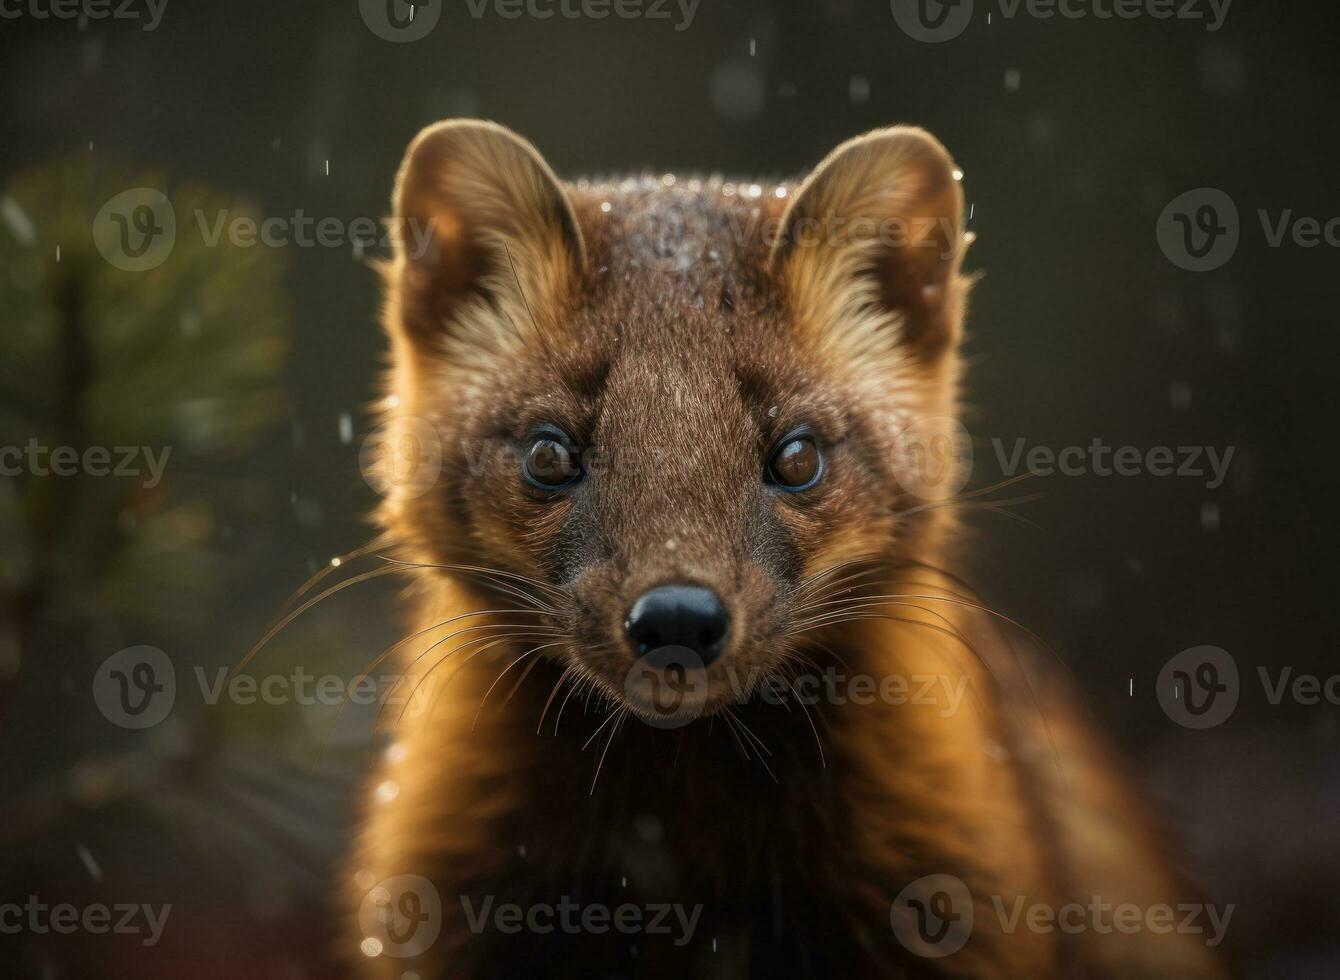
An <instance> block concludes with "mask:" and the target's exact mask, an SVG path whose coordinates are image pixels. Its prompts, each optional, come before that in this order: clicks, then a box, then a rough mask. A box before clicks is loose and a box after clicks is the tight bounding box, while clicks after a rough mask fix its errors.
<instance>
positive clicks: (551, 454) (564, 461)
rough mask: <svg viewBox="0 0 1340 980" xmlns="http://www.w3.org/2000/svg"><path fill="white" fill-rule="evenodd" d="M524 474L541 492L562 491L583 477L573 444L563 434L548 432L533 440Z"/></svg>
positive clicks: (523, 466) (528, 451) (522, 473)
mask: <svg viewBox="0 0 1340 980" xmlns="http://www.w3.org/2000/svg"><path fill="white" fill-rule="evenodd" d="M521 475H522V476H523V477H524V478H525V479H526V481H527V482H528V483H530V484H531V485H532V486H536V487H539V488H540V489H541V490H562V489H563V488H564V487H568V486H571V485H572V484H574V483H576V482H577V481H578V480H580V479H581V478H582V467H581V462H580V460H579V459H578V457H577V452H576V451H575V450H574V449H573V448H572V443H571V441H570V440H569V439H568V438H567V437H566V436H565V435H563V434H562V433H561V432H557V431H554V432H548V431H546V432H541V433H538V434H537V435H535V436H532V437H531V442H530V446H529V448H527V450H526V456H525V459H523V460H522V462H521Z"/></svg>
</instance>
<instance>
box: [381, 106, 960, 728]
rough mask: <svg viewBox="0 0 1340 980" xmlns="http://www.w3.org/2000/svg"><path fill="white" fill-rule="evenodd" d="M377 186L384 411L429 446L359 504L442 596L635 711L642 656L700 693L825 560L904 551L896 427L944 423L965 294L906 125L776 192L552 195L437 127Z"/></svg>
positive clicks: (918, 138)
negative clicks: (375, 515) (472, 605)
mask: <svg viewBox="0 0 1340 980" xmlns="http://www.w3.org/2000/svg"><path fill="white" fill-rule="evenodd" d="M396 203H397V209H398V211H397V214H398V217H399V218H400V219H401V227H402V230H405V229H409V230H411V231H413V232H414V234H409V233H405V234H403V235H402V239H403V241H402V246H401V248H400V251H399V252H398V254H397V258H396V261H395V263H394V266H393V267H392V268H391V269H390V270H389V277H388V279H389V284H390V296H389V298H390V303H389V311H388V321H389V329H390V334H391V337H392V343H393V372H392V376H391V384H392V395H393V398H392V399H390V401H391V403H392V404H393V407H392V408H390V409H389V410H388V423H389V426H390V428H391V431H392V432H393V433H394V432H400V433H404V434H408V435H412V436H413V437H415V438H417V439H418V440H420V441H423V440H424V439H425V437H426V438H428V439H429V440H431V442H432V444H433V445H432V448H433V449H434V450H435V451H436V452H439V453H440V455H441V461H440V462H441V465H440V468H438V467H434V470H435V472H436V474H437V478H436V479H435V480H432V481H430V482H429V483H426V484H421V483H414V484H413V485H412V486H411V487H410V492H401V493H397V494H393V495H392V496H391V497H390V498H389V499H388V501H387V503H386V505H385V507H384V509H383V512H382V518H383V521H384V523H385V525H386V526H387V529H388V531H389V532H390V534H391V535H392V536H393V537H394V538H395V539H396V540H397V541H398V542H399V543H400V544H401V545H402V546H403V548H404V549H405V551H406V553H407V554H408V555H409V556H410V557H411V558H412V559H413V560H415V561H419V562H423V563H425V564H432V565H437V566H454V568H442V569H441V571H442V573H443V587H444V588H446V587H451V585H452V584H453V583H458V582H459V580H460V579H461V578H462V576H464V577H466V578H471V576H473V579H472V580H473V581H475V582H476V584H477V585H478V583H479V582H481V581H482V582H483V583H484V585H483V589H484V592H485V593H488V592H490V591H491V592H492V593H493V594H492V600H493V601H494V602H497V601H504V602H507V601H509V599H510V601H511V602H512V604H516V603H517V602H520V603H522V604H523V605H526V606H527V607H528V608H531V609H532V610H537V611H538V610H542V618H543V621H544V623H545V624H546V625H547V626H548V627H549V628H551V629H553V630H555V631H556V632H554V633H552V634H550V635H552V636H556V637H557V639H555V640H554V641H553V642H552V644H551V645H550V646H549V648H548V649H547V650H546V653H547V654H549V655H552V656H553V657H555V658H556V659H559V660H561V661H563V662H565V663H566V664H567V665H568V666H570V667H572V668H573V669H574V670H575V671H577V672H578V673H579V674H580V675H581V676H584V677H588V678H590V679H592V680H594V681H595V682H596V683H597V684H598V685H599V686H600V687H601V688H603V689H604V690H605V691H606V692H607V693H609V694H610V695H612V696H614V697H616V698H620V699H623V700H624V701H625V702H626V703H627V704H629V706H631V707H632V708H634V709H635V710H639V711H648V710H651V709H652V708H653V707H654V705H652V704H651V702H650V700H649V699H650V698H651V697H652V694H653V692H654V684H652V683H651V680H650V676H649V675H647V674H646V673H645V672H643V671H642V670H641V668H644V667H647V666H648V665H650V666H651V667H652V668H653V669H654V670H661V669H667V668H668V669H670V670H672V671H680V672H682V671H688V672H690V673H692V674H693V675H694V676H695V677H700V678H701V679H702V683H701V686H700V689H699V690H700V692H701V695H702V697H701V700H702V703H701V704H700V705H699V707H703V708H706V709H708V710H711V709H713V708H716V707H719V706H721V705H723V704H726V703H729V702H730V701H732V700H736V699H738V698H740V697H741V696H743V695H744V694H746V693H747V692H748V690H750V688H751V687H752V686H753V685H754V684H755V683H757V682H758V681H759V680H760V679H762V678H763V677H766V676H767V675H768V673H769V672H771V671H772V670H774V669H776V668H777V667H778V666H779V665H780V664H781V663H782V661H783V660H784V659H785V658H786V657H787V656H788V655H789V654H790V653H791V652H792V651H793V650H794V649H795V648H796V647H797V645H799V644H800V643H801V642H802V641H803V636H804V633H805V630H806V629H807V628H808V626H809V625H811V624H814V623H818V622H820V621H821V620H822V617H823V612H824V611H823V607H822V606H820V605H819V604H818V602H817V600H818V599H819V598H820V590H818V589H816V588H815V586H816V585H817V584H818V583H820V582H822V581H824V579H825V577H826V576H831V574H832V573H833V572H834V570H836V569H839V568H841V567H842V565H843V563H844V562H850V561H853V560H856V559H867V558H872V557H878V558H885V559H896V558H898V557H899V556H900V555H903V554H907V553H908V549H911V548H912V547H913V542H914V541H915V540H916V538H915V535H916V533H917V532H916V531H915V528H914V525H913V524H912V523H911V522H909V521H908V520H907V519H905V517H904V515H905V514H907V513H908V512H909V511H910V510H913V509H924V508H919V507H918V505H923V504H925V503H926V502H927V500H926V498H927V497H928V496H933V495H934V489H933V488H932V489H930V490H928V489H927V487H926V485H925V482H924V481H913V482H909V480H908V479H907V478H906V476H907V472H908V470H907V468H906V463H907V462H908V460H907V454H909V453H915V452H916V451H918V450H919V449H920V448H921V447H920V446H916V445H906V444H905V441H901V440H900V435H901V434H904V433H906V432H908V431H909V430H914V431H916V432H917V433H918V434H919V438H921V439H923V440H924V438H925V437H926V436H927V435H928V434H929V433H932V432H938V431H940V430H942V429H944V428H945V427H947V426H949V425H951V424H952V415H953V411H954V384H955V379H956V370H957V368H956V363H955V360H954V356H953V347H954V344H955V341H956V339H957V335H958V331H959V323H960V319H961V313H962V305H963V294H964V292H965V287H964V284H963V282H962V280H961V277H960V276H959V274H958V266H959V262H960V259H961V254H962V233H961V227H960V222H961V217H960V215H961V194H960V192H959V189H958V185H957V183H956V174H955V171H954V168H953V166H952V163H951V162H950V160H949V158H948V156H947V155H946V154H945V152H944V151H943V149H942V148H941V147H940V146H939V144H938V143H936V142H935V141H934V140H933V139H931V138H930V137H929V136H927V135H925V134H924V133H922V132H921V131H919V130H912V129H891V130H884V131H879V132H876V133H872V134H870V135H868V136H866V137H862V138H860V139H857V140H853V141H851V142H850V143H848V144H845V145H844V146H843V147H840V148H839V149H838V150H837V151H835V152H834V153H833V154H832V155H831V156H830V157H829V158H828V160H826V161H825V162H824V163H823V164H821V165H820V167H819V168H818V169H816V171H815V172H814V174H813V175H811V176H810V177H809V178H808V179H807V180H806V181H804V182H803V183H801V184H800V185H799V186H787V185H781V186H778V185H763V186H760V185H748V184H744V185H739V186H736V185H733V184H731V183H728V182H723V181H721V180H710V181H689V182H682V183H680V182H675V181H674V180H673V179H671V178H664V179H662V180H648V179H643V180H632V181H625V182H623V183H621V184H610V185H601V186H587V185H585V183H583V184H582V185H579V186H577V187H564V186H563V185H560V184H559V183H558V181H557V180H556V179H555V178H554V176H553V174H552V173H551V172H550V171H549V169H548V167H547V166H546V165H545V164H544V163H543V161H542V160H541V159H540V158H539V156H538V155H537V154H536V153H535V151H534V149H533V148H531V147H530V146H529V144H526V143H524V142H523V141H521V140H519V139H518V138H517V137H515V136H513V135H512V134H510V133H509V132H507V131H506V130H503V129H501V128H499V127H495V126H492V125H489V124H484V123H464V122H455V123H446V124H441V125H439V126H437V127H433V128H431V129H429V130H426V131H425V132H424V133H423V134H421V135H420V136H419V138H418V139H417V140H415V142H414V144H413V145H412V146H411V148H410V150H409V153H408V155H407V157H406V162H405V165H404V167H403V169H402V171H401V174H400V179H399V184H398V188H397V197H396ZM425 231H426V232H430V234H429V235H428V237H427V245H426V247H424V246H422V245H421V243H422V242H423V240H424V239H423V236H422V234H420V233H421V232H425ZM416 244H417V245H418V247H416ZM411 429H412V430H413V431H412V432H411V431H409V430H411ZM948 483H949V481H948V480H946V481H944V484H945V485H948ZM402 489H403V488H402ZM923 530H924V529H923ZM464 566H469V567H470V568H473V569H474V570H475V572H474V573H471V572H469V571H467V570H466V569H465V568H464ZM480 569H488V570H492V571H494V572H497V573H501V574H494V575H488V574H486V573H482V572H479V570H480ZM512 576H522V577H524V580H523V578H521V577H512ZM480 598H481V600H482V599H483V598H485V595H483V594H481V595H480Z"/></svg>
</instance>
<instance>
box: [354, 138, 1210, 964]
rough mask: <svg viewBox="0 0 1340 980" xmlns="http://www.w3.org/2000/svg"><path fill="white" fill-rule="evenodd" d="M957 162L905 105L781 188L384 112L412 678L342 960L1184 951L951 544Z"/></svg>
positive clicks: (391, 439) (1049, 958) (1154, 831)
mask: <svg viewBox="0 0 1340 980" xmlns="http://www.w3.org/2000/svg"><path fill="white" fill-rule="evenodd" d="M962 178H963V175H962V173H961V172H960V171H959V170H958V169H957V168H956V166H955V164H954V161H953V160H952V158H951V157H950V155H949V154H948V152H947V151H946V150H945V149H944V147H943V146H941V144H940V143H939V142H938V141H937V140H936V139H935V138H934V137H932V136H931V135H929V134H928V133H927V132H925V131H924V130H922V129H919V128H915V127H910V126H895V127H892V128H885V129H879V130H875V131H873V132H870V133H867V134H865V135H863V136H859V137H857V138H855V139H852V140H850V141H849V142H846V143H843V144H842V145H841V146H839V147H838V148H837V149H835V150H834V151H833V152H832V153H831V154H830V155H829V156H828V157H827V158H826V159H825V160H823V162H821V163H820V164H819V165H818V167H817V168H816V169H815V170H814V171H813V172H812V173H810V174H809V175H808V176H807V177H805V178H804V179H803V180H800V181H798V182H795V183H777V182H773V181H767V182H765V181H759V182H751V181H743V182H742V181H737V180H728V179H724V178H721V177H703V178H698V179H691V178H678V177H676V176H675V175H664V176H659V175H657V176H645V175H644V176H641V177H635V178H630V179H621V180H607V181H606V180H592V181H585V180H583V181H576V182H572V183H563V182H560V181H559V179H558V178H557V177H556V176H555V174H554V172H553V171H552V170H551V169H550V167H549V166H548V165H547V164H546V162H545V161H544V159H543V158H542V157H541V156H540V154H539V153H538V152H537V151H536V149H535V148H534V147H533V146H532V145H531V144H530V143H528V142H527V141H525V140H524V139H522V138H520V137H519V136H517V135H515V134H514V133H512V132H511V131H509V130H508V129H506V128H504V127H502V126H499V125H496V124H493V123H489V122H483V121H475V120H449V121H445V122H441V123H438V124H436V125H433V126H430V127H429V128H427V129H425V130H424V131H423V132H421V133H420V134H419V135H418V136H417V138H415V139H414V140H413V142H412V143H411V145H410V146H409V149H408V151H407V153H406V156H405V159H404V163H403V165H402V167H401V169H400V171H399V174H398V176H397V179H396V184H395V191H394V215H395V223H396V225H397V226H398V227H399V228H400V229H401V234H400V235H399V236H398V239H399V241H398V244H397V246H396V249H395V251H394V254H393V256H392V257H391V258H390V259H389V260H387V261H386V262H385V264H384V268H383V273H384V282H385V316H384V325H385V331H386V334H387V337H388V340H389V348H390V357H389V370H388V372H387V377H386V384H387V391H386V394H387V397H386V398H385V400H384V401H383V402H381V403H380V404H381V409H380V410H381V412H382V415H383V417H382V419H381V421H382V423H383V425H384V430H383V431H384V432H385V433H386V434H387V444H388V445H390V446H401V445H402V444H404V443H405V442H406V440H408V442H409V444H411V445H412V446H414V447H415V448H416V453H417V454H418V457H420V458H421V459H422V460H423V461H424V465H423V466H422V467H421V468H420V469H419V470H418V471H417V472H416V474H415V475H414V476H413V477H412V478H408V479H406V478H401V479H395V478H388V479H387V481H386V482H385V483H384V484H383V487H384V488H386V489H387V493H386V495H385V497H384V500H383V502H382V504H381V505H380V508H379V510H378V512H377V515H376V519H377V522H378V525H379V528H380V533H381V538H380V541H381V544H382V546H383V552H382V557H383V559H384V560H385V561H388V562H392V563H394V564H395V565H396V567H397V568H399V569H400V570H402V571H404V572H405V573H406V574H407V575H408V576H409V579H410V582H411V584H410V586H409V587H408V595H409V601H410V606H411V609H412V615H411V622H410V624H409V631H410V632H409V634H408V636H407V637H406V640H405V641H404V642H402V643H401V644H399V645H398V649H397V651H396V656H398V657H399V665H400V667H399V673H400V676H401V678H402V683H403V684H405V685H407V686H408V687H409V688H412V689H414V691H415V694H414V696H413V697H406V698H405V699H404V700H403V705H402V707H401V708H400V709H399V710H398V718H392V719H391V721H392V724H393V726H394V730H393V733H392V737H393V741H392V742H391V744H390V745H389V748H387V749H386V751H385V755H384V756H380V755H379V761H378V762H377V764H376V773H375V776H374V778H373V779H372V781H371V783H370V784H369V788H368V792H367V795H366V802H365V803H364V805H363V810H364V813H363V816H362V819H361V823H360V829H359V835H358V843H357V846H356V848H355V850H354V856H353V858H352V861H351V863H350V865H349V866H348V867H347V868H345V870H344V872H343V873H342V877H343V879H344V881H345V882H346V887H345V890H344V891H343V893H342V894H343V895H344V904H345V906H346V908H347V909H349V914H350V922H351V926H352V928H353V930H354V933H353V935H352V936H350V938H349V941H348V944H347V948H346V951H347V952H348V954H349V955H350V956H351V957H353V958H354V959H355V961H356V963H357V966H356V968H355V969H356V972H358V973H359V974H360V975H366V976H370V977H398V978H419V980H427V978H437V977H469V978H474V977H490V978H492V977H508V978H511V977H516V978H522V977H571V978H580V980H593V978H616V977H628V978H632V977H638V978H647V977H674V978H676V980H684V978H744V977H749V978H780V977H798V978H799V977H805V978H818V977H841V978H854V977H973V978H997V977H998V978H1049V977H1055V978H1075V977H1082V978H1088V977H1112V978H1136V977H1178V978H1181V980H1189V978H1209V977H1219V976H1222V975H1225V974H1224V967H1222V966H1221V964H1220V955H1219V948H1218V945H1217V944H1218V940H1219V939H1221V938H1222V937H1221V936H1217V935H1216V936H1211V935H1210V930H1209V929H1208V928H1204V929H1198V928H1195V927H1194V925H1186V923H1187V922H1188V920H1191V919H1194V918H1195V917H1194V916H1192V915H1191V914H1190V913H1189V912H1188V911H1187V909H1191V910H1192V911H1194V909H1195V908H1196V906H1193V905H1188V901H1189V900H1191V899H1194V895H1193V894H1192V893H1191V890H1190V887H1189V886H1188V885H1187V884H1186V882H1185V881H1184V879H1183V878H1182V877H1181V872H1180V870H1175V868H1176V865H1177V863H1178V862H1177V861H1176V860H1174V859H1173V857H1172V853H1171V852H1172V851H1173V850H1174V848H1173V847H1171V846H1170V845H1169V838H1168V835H1167V834H1166V833H1164V831H1163V830H1162V828H1161V826H1160V824H1159V823H1158V821H1156V820H1155V819H1154V817H1153V816H1152V815H1151V813H1150V811H1149V809H1148V808H1147V807H1146V806H1145V804H1143V803H1142V802H1141V800H1140V798H1139V794H1138V793H1137V792H1136V791H1135V790H1134V788H1133V781H1132V780H1131V779H1130V778H1129V777H1128V776H1126V775H1124V774H1123V771H1122V768H1121V764H1120V763H1119V761H1118V760H1117V759H1116V758H1115V756H1114V754H1113V753H1112V752H1111V751H1110V750H1109V748H1108V746H1107V744H1106V742H1105V740H1104V739H1103V738H1102V737H1101V736H1100V735H1098V734H1097V733H1096V732H1094V731H1092V730H1091V727H1090V726H1089V724H1088V722H1087V720H1086V719H1085V717H1084V715H1083V713H1082V711H1081V710H1080V709H1079V708H1077V706H1076V705H1077V703H1078V702H1077V699H1076V697H1075V696H1074V695H1073V694H1072V693H1071V691H1070V685H1069V684H1068V683H1067V682H1066V681H1065V680H1064V679H1063V675H1062V668H1061V667H1060V666H1058V663H1057V661H1056V660H1053V659H1052V658H1051V655H1049V654H1046V653H1044V652H1043V651H1042V649H1041V647H1040V645H1039V642H1036V641H1035V640H1034V639H1033V638H1031V636H1030V635H1029V634H1027V631H1026V630H1024V629H1023V627H1022V626H1021V625H1019V624H1015V623H1014V622H1013V621H1012V620H1008V619H1006V618H1005V617H1004V616H1003V614H1000V613H997V612H995V611H994V610H992V609H991V608H990V607H989V606H988V605H987V603H986V602H985V601H984V600H983V599H982V598H980V596H978V595H977V593H975V592H973V591H972V590H971V589H970V588H969V587H968V586H967V585H966V584H965V583H964V581H963V579H962V578H961V577H960V576H959V575H958V574H956V573H955V572H954V571H953V568H954V567H956V564H957V563H958V562H960V561H961V560H962V549H961V548H960V547H959V546H958V544H957V541H958V540H959V539H960V538H961V537H962V535H956V533H955V531H956V528H957V527H958V525H959V523H960V522H959V520H958V518H957V515H958V514H960V513H961V508H959V507H957V506H956V504H958V503H960V502H962V501H963V500H964V499H965V498H964V496H963V495H962V494H961V493H960V492H959V491H960V490H961V484H960V483H959V481H958V475H959V470H960V469H961V466H962V458H961V456H958V455H956V454H955V453H954V452H953V451H952V450H953V447H954V445H955V440H957V439H958V438H959V433H961V430H960V429H959V428H957V427H958V423H957V421H956V419H957V417H958V411H959V400H960V374H961V364H960V355H959V353H958V348H959V341H960V338H961V334H962V329H963V321H964V315H965V309H966V303H967V298H968V294H969V291H970V286H971V284H972V278H973V277H972V276H970V275H968V274H965V272H964V271H963V261H964V255H965V251H966V249H967V246H968V244H969V242H970V240H971V235H970V234H969V233H967V232H966V230H965V222H964V194H963V191H962ZM411 227H412V228H414V229H416V230H417V232H424V231H426V232H427V234H426V235H420V234H408V233H405V232H404V229H405V228H411ZM425 242H426V244H424V243H425ZM946 440H948V441H946ZM946 448H948V449H949V450H950V451H949V452H946V451H945V450H946ZM395 455H396V453H395V452H392V453H389V454H388V458H390V457H394V456H395ZM391 714H393V715H394V714H397V711H396V709H392V711H391ZM1105 909H1106V910H1107V911H1106V912H1104V910H1105ZM1118 909H1122V910H1124V911H1123V912H1121V913H1118V912H1116V911H1115V910H1118ZM1165 909H1171V910H1172V917H1171V920H1169V919H1168V917H1167V916H1165V915H1164V914H1163V913H1164V910H1165ZM1039 910H1040V911H1039ZM1119 915H1120V916H1121V917H1122V922H1118V923H1116V924H1115V925H1114V923H1113V921H1112V919H1113V918H1114V917H1117V916H1119ZM1105 916H1106V918H1105ZM1199 918H1200V924H1201V925H1206V924H1207V923H1208V918H1207V917H1206V916H1200V917H1199ZM1123 923H1124V924H1123ZM1169 925H1171V926H1172V928H1169V927H1168V926H1169ZM1184 925H1185V926H1186V927H1185V928H1182V927H1181V926H1184Z"/></svg>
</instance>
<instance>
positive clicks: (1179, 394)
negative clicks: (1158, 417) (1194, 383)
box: [1168, 381, 1191, 412]
mask: <svg viewBox="0 0 1340 980" xmlns="http://www.w3.org/2000/svg"><path fill="white" fill-rule="evenodd" d="M1168 401H1169V402H1170V403H1171V404H1172V407H1173V410H1174V411H1178V412H1185V411H1186V410H1187V409H1188V408H1190V407H1191V385H1190V383H1188V382H1186V381H1174V382H1173V383H1172V384H1171V385H1169V386H1168Z"/></svg>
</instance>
